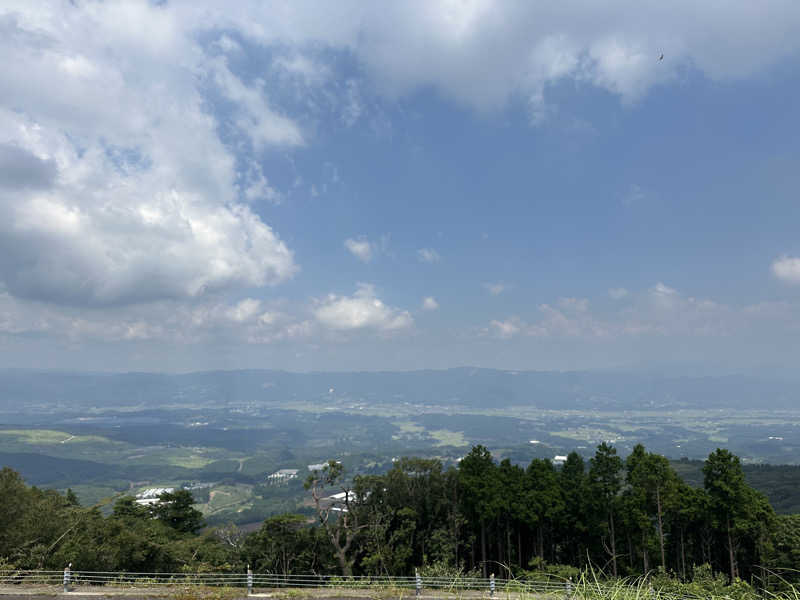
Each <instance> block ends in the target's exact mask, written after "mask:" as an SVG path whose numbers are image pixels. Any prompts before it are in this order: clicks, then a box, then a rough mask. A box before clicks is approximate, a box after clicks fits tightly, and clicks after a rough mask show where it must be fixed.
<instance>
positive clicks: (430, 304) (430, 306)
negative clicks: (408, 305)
mask: <svg viewBox="0 0 800 600" xmlns="http://www.w3.org/2000/svg"><path fill="white" fill-rule="evenodd" d="M438 308H439V303H438V302H437V301H436V298H434V297H433V296H428V297H427V298H424V299H423V300H422V310H436V309H438Z"/></svg>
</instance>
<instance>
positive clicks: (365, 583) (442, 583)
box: [0, 567, 698, 600]
mask: <svg viewBox="0 0 800 600" xmlns="http://www.w3.org/2000/svg"><path fill="white" fill-rule="evenodd" d="M0 584H2V585H9V584H31V585H40V586H63V588H64V591H65V592H66V591H69V590H70V589H74V588H76V587H77V588H79V587H82V586H118V587H127V588H137V587H150V588H154V587H161V586H209V587H234V588H247V591H248V593H252V591H253V589H254V588H259V589H279V588H295V589H298V588H347V589H366V588H384V589H386V588H392V589H407V590H414V591H415V593H416V595H417V596H419V595H421V593H422V591H423V590H426V591H429V590H430V591H433V590H435V591H437V592H440V593H441V592H451V593H461V592H480V593H485V594H487V595H489V596H490V597H493V596H496V595H507V594H514V595H526V594H537V595H551V596H554V597H559V598H566V599H570V598H573V599H575V598H577V599H583V598H587V597H589V596H591V597H592V598H603V597H608V598H615V599H619V600H622V599H623V596H626V597H630V598H636V599H638V600H698V598H697V597H690V596H677V595H675V594H667V593H662V592H658V591H656V590H654V589H653V588H647V587H644V586H642V585H639V586H636V585H625V586H624V590H623V591H624V592H628V594H630V595H628V594H620V593H619V592H620V590H621V588H620V584H617V585H616V586H615V585H604V584H602V583H601V582H593V583H590V582H586V581H582V582H579V583H573V582H571V581H563V580H562V581H559V580H550V581H534V580H524V579H502V578H495V577H494V576H491V577H489V578H481V577H423V576H421V575H419V573H418V572H417V574H415V575H413V576H400V577H386V576H370V575H356V576H352V577H341V576H337V575H315V574H305V575H284V574H280V573H254V572H252V571H249V570H248V572H246V573H131V572H123V571H76V570H72V569H71V568H69V567H68V568H66V569H64V571H44V570H0Z"/></svg>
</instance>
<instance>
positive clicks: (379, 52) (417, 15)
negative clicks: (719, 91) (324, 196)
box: [178, 0, 800, 122]
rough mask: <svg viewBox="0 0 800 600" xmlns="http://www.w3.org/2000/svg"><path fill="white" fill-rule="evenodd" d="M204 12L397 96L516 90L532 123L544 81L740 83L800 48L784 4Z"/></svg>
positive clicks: (628, 98) (492, 101)
mask: <svg viewBox="0 0 800 600" xmlns="http://www.w3.org/2000/svg"><path fill="white" fill-rule="evenodd" d="M187 6H188V7H192V6H194V5H186V6H181V7H179V9H178V10H181V12H182V13H184V14H183V15H182V16H183V17H184V18H185V19H187V20H190V21H196V20H197V19H198V17H197V15H196V14H195V13H196V12H199V11H196V10H194V9H190V8H187ZM203 17H204V19H205V20H206V22H209V23H214V22H217V23H224V24H225V25H226V26H227V27H234V28H236V29H238V30H239V31H240V33H241V34H242V35H244V36H247V37H248V38H249V39H251V40H256V41H257V42H259V43H262V44H264V45H265V46H269V47H274V46H276V45H289V46H293V47H303V46H311V45H322V46H324V47H327V48H330V49H333V50H344V51H346V52H348V54H349V55H351V56H353V57H354V58H355V59H356V60H357V61H359V62H360V63H361V65H362V66H363V67H364V70H365V72H366V73H367V74H368V75H369V77H370V78H371V79H372V81H373V82H374V85H375V86H376V87H377V88H378V89H379V90H380V91H381V93H383V94H385V95H387V96H390V97H397V96H400V95H403V94H408V93H412V92H413V91H415V90H417V89H421V88H425V87H432V88H434V89H437V90H438V91H439V92H440V93H442V94H443V95H444V96H446V97H448V98H452V99H454V100H455V101H457V102H459V103H461V104H464V105H466V106H470V107H473V108H476V109H478V110H483V111H485V110H494V109H497V108H499V107H502V106H504V105H505V104H507V103H508V102H509V100H510V99H511V98H521V99H523V100H524V101H525V102H526V103H527V104H528V105H529V107H530V110H531V116H532V120H533V121H534V122H535V121H537V120H540V119H541V118H542V116H544V117H546V115H547V114H548V112H549V111H548V106H547V90H548V87H550V86H552V85H554V84H557V83H558V82H560V81H564V80H572V81H576V82H579V83H583V84H586V83H588V84H590V85H594V86H596V87H599V88H602V89H605V90H608V91H609V92H611V93H613V94H616V95H618V96H619V97H620V98H621V99H622V100H623V102H628V103H629V102H635V101H636V100H637V99H639V98H641V97H642V95H644V94H646V93H647V92H648V91H649V90H650V89H652V88H653V87H654V86H657V85H659V84H665V83H668V82H671V81H674V80H676V79H677V78H678V77H679V76H680V73H681V72H682V69H685V68H686V67H690V68H693V69H696V70H698V71H700V72H702V73H703V74H705V75H706V76H707V77H709V78H711V79H715V80H735V79H738V78H743V77H748V76H750V75H752V74H753V73H756V72H758V71H759V70H761V69H763V68H765V67H767V66H769V65H770V64H773V63H775V62H776V61H778V60H780V59H782V58H783V57H786V56H788V55H791V54H795V53H797V51H798V49H799V48H800V40H798V37H797V36H796V35H794V34H795V32H796V31H797V28H798V26H800V7H798V6H797V5H796V4H795V3H792V2H789V1H787V0H777V1H775V2H769V3H766V4H764V3H761V4H758V5H756V4H752V3H746V2H745V3H736V4H733V5H726V6H724V7H721V6H720V5H718V4H715V3H703V4H701V5H698V4H697V3H696V2H689V1H688V0H678V1H676V2H671V3H669V4H658V3H642V2H635V1H633V0H613V1H612V2H605V3H602V4H597V3H592V2H578V3H574V2H573V3H560V4H556V5H541V4H538V3H531V2H512V3H504V4H502V5H501V6H498V5H497V4H496V3H493V2H488V1H486V0H471V1H469V2H463V3H453V2H449V1H441V2H429V1H424V0H419V1H416V2H414V1H412V2H403V3H396V4H391V5H381V6H380V7H378V6H374V5H370V4H363V3H359V2H339V3H337V4H336V5H335V8H333V9H330V10H327V11H325V13H324V15H323V16H322V17H321V15H320V14H319V7H313V8H312V6H311V5H307V4H303V3H292V4H289V5H286V4H282V5H280V9H279V10H278V9H276V8H275V6H274V5H273V4H271V3H245V2H239V3H237V6H236V7H235V8H230V7H227V6H226V8H225V9H224V11H223V10H222V9H219V8H217V7H215V6H213V5H211V7H206V9H205V11H204V12H203ZM687 23H691V26H687ZM501 42H502V43H501ZM398 48H402V51H401V52H398ZM662 52H663V53H664V60H663V61H658V57H659V55H660V54H661V53H662ZM297 68H298V69H299V70H303V69H304V68H305V67H303V66H301V65H298V66H297Z"/></svg>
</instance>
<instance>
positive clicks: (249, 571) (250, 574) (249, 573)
mask: <svg viewBox="0 0 800 600" xmlns="http://www.w3.org/2000/svg"><path fill="white" fill-rule="evenodd" d="M252 593H253V571H252V569H250V565H247V595H248V596H249V595H250V594H252Z"/></svg>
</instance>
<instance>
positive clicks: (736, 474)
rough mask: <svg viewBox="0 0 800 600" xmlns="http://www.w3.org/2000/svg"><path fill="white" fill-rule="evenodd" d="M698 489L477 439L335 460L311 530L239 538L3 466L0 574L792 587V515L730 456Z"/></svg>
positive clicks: (599, 459)
mask: <svg viewBox="0 0 800 600" xmlns="http://www.w3.org/2000/svg"><path fill="white" fill-rule="evenodd" d="M703 484H704V485H703V488H702V489H698V488H693V487H690V486H689V485H687V484H686V483H684V482H683V481H682V480H681V479H680V478H679V477H678V476H677V475H676V474H675V472H674V470H673V469H672V467H671V465H670V463H669V462H668V461H667V460H666V459H665V458H664V457H662V456H660V455H658V454H653V453H649V452H647V451H646V450H645V448H644V447H643V446H637V447H635V448H634V451H633V453H632V454H630V455H629V456H628V458H627V459H626V460H624V461H623V460H622V459H621V458H620V457H619V456H617V454H616V450H615V448H613V447H611V446H609V445H607V444H601V445H600V446H598V448H597V451H596V453H595V455H594V457H592V458H591V459H590V460H589V461H588V464H585V463H584V460H583V459H582V458H581V457H580V455H578V454H577V453H572V454H570V455H569V456H568V458H567V460H566V462H565V463H564V464H563V466H561V467H560V468H557V467H555V466H554V465H553V464H552V463H551V462H550V461H548V460H545V459H534V460H532V461H531V462H530V464H528V465H527V468H522V467H520V466H518V465H515V464H512V463H511V461H509V460H507V459H506V460H503V461H502V462H500V463H499V464H498V463H496V462H495V461H494V460H493V458H492V456H491V454H490V453H489V452H488V450H487V449H486V448H484V447H482V446H476V447H474V448H473V449H472V451H471V452H469V453H468V454H467V455H466V456H465V457H464V458H463V460H461V461H460V463H459V464H458V467H451V468H449V469H444V468H443V467H442V464H441V463H440V462H439V461H437V460H433V459H419V458H404V459H400V460H398V461H397V462H396V463H395V464H394V466H393V467H392V468H391V469H390V470H389V471H388V472H387V473H385V474H382V475H358V476H356V477H354V478H352V479H350V478H348V477H347V476H346V473H345V472H344V470H343V468H342V465H341V464H339V463H337V462H335V461H331V462H329V463H328V465H327V466H326V467H325V468H324V469H323V470H322V471H321V472H315V473H314V474H313V475H312V476H311V477H310V478H309V480H308V481H307V483H306V486H307V488H308V493H309V496H310V500H311V501H313V503H314V506H315V510H316V519H315V520H314V521H315V522H316V525H314V524H312V523H310V522H309V521H310V519H309V518H308V517H307V516H302V515H293V514H286V515H280V516H276V517H273V518H270V519H268V520H266V521H265V522H264V523H263V524H262V525H261V527H260V529H258V530H257V531H254V532H252V533H249V534H247V533H245V532H244V531H242V530H240V529H239V528H237V527H236V526H234V525H227V526H221V527H216V528H205V529H204V528H203V520H202V515H201V514H200V513H199V512H198V511H197V510H196V509H195V508H194V506H193V502H194V500H193V498H192V496H191V494H190V493H189V492H187V491H185V490H180V491H177V492H174V493H172V494H166V495H164V496H162V498H161V500H162V501H161V503H159V504H157V505H155V506H152V507H144V506H140V505H138V504H136V502H135V501H134V499H133V498H131V497H118V498H116V499H115V501H113V509H112V511H111V512H110V514H108V515H107V516H106V515H104V514H103V513H102V511H101V510H100V508H101V507H100V506H93V507H88V508H87V507H82V506H80V505H79V503H78V502H77V499H76V497H75V496H74V494H72V493H71V492H67V493H66V494H60V493H58V492H55V491H52V490H41V489H38V488H36V487H29V486H27V485H26V484H25V483H24V482H23V481H22V479H21V477H20V476H19V475H18V474H17V473H16V472H14V471H13V470H11V469H8V468H5V469H3V470H2V471H0V501H1V502H2V504H3V506H4V507H5V510H3V511H0V566H5V567H13V568H21V569H33V568H49V569H60V568H63V566H64V565H66V564H67V563H69V562H72V563H73V564H74V565H75V568H76V569H79V570H96V571H131V572H182V571H183V572H203V571H206V572H207V571H236V572H243V571H244V570H245V569H246V566H247V565H248V564H250V565H252V566H253V568H254V570H256V571H257V572H272V573H286V574H293V573H321V574H324V573H330V574H341V575H343V576H349V575H353V574H356V575H410V574H413V572H414V569H415V568H417V567H419V568H421V572H422V573H423V575H424V576H435V575H446V576H450V575H453V574H456V573H470V574H473V575H481V574H483V575H486V574H488V572H494V573H497V575H498V577H503V578H523V579H531V578H535V579H540V578H553V577H554V578H557V579H559V580H562V581H564V580H566V579H567V578H572V580H573V581H574V582H576V583H577V582H578V581H579V580H580V578H581V577H583V576H585V574H586V573H591V574H592V575H591V576H592V577H595V576H597V577H602V578H608V579H611V580H614V581H621V580H622V579H623V578H634V579H637V578H640V577H642V576H647V581H648V585H651V584H652V585H653V586H655V587H657V588H658V589H665V590H666V589H669V590H673V591H676V592H682V593H683V592H690V591H692V590H693V589H695V588H696V589H697V590H701V589H702V590H711V589H712V588H713V589H714V590H717V591H719V592H720V593H722V591H721V590H723V589H724V593H725V594H727V595H730V596H734V595H735V594H734V592H736V593H737V594H740V595H743V596H747V595H748V594H750V593H751V592H752V590H753V589H754V586H764V587H766V588H769V589H779V588H780V587H781V586H784V587H785V586H788V585H789V584H791V583H792V582H795V581H796V580H797V578H796V575H795V574H793V573H792V572H785V571H781V568H782V567H791V566H795V565H797V564H800V515H781V516H778V515H775V513H774V512H773V510H772V508H771V507H770V505H769V503H768V502H767V500H766V498H765V497H764V496H763V495H762V494H760V493H759V492H757V491H755V490H754V489H752V488H751V487H749V486H748V485H747V484H746V483H745V480H744V476H743V472H742V467H741V465H740V463H739V459H738V458H737V457H736V456H734V455H733V454H731V453H729V452H728V451H726V450H717V451H715V452H714V453H712V454H711V455H710V456H709V457H708V459H707V460H706V462H705V464H704V466H703ZM335 492H344V493H340V494H339V496H338V497H331V494H333V493H335ZM111 502H112V500H109V503H111ZM697 565H700V566H697ZM582 574H583V575H582ZM639 580H640V581H643V580H641V579H639ZM692 586H694V587H692ZM737 590H738V591H737ZM715 593H716V592H715Z"/></svg>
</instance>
